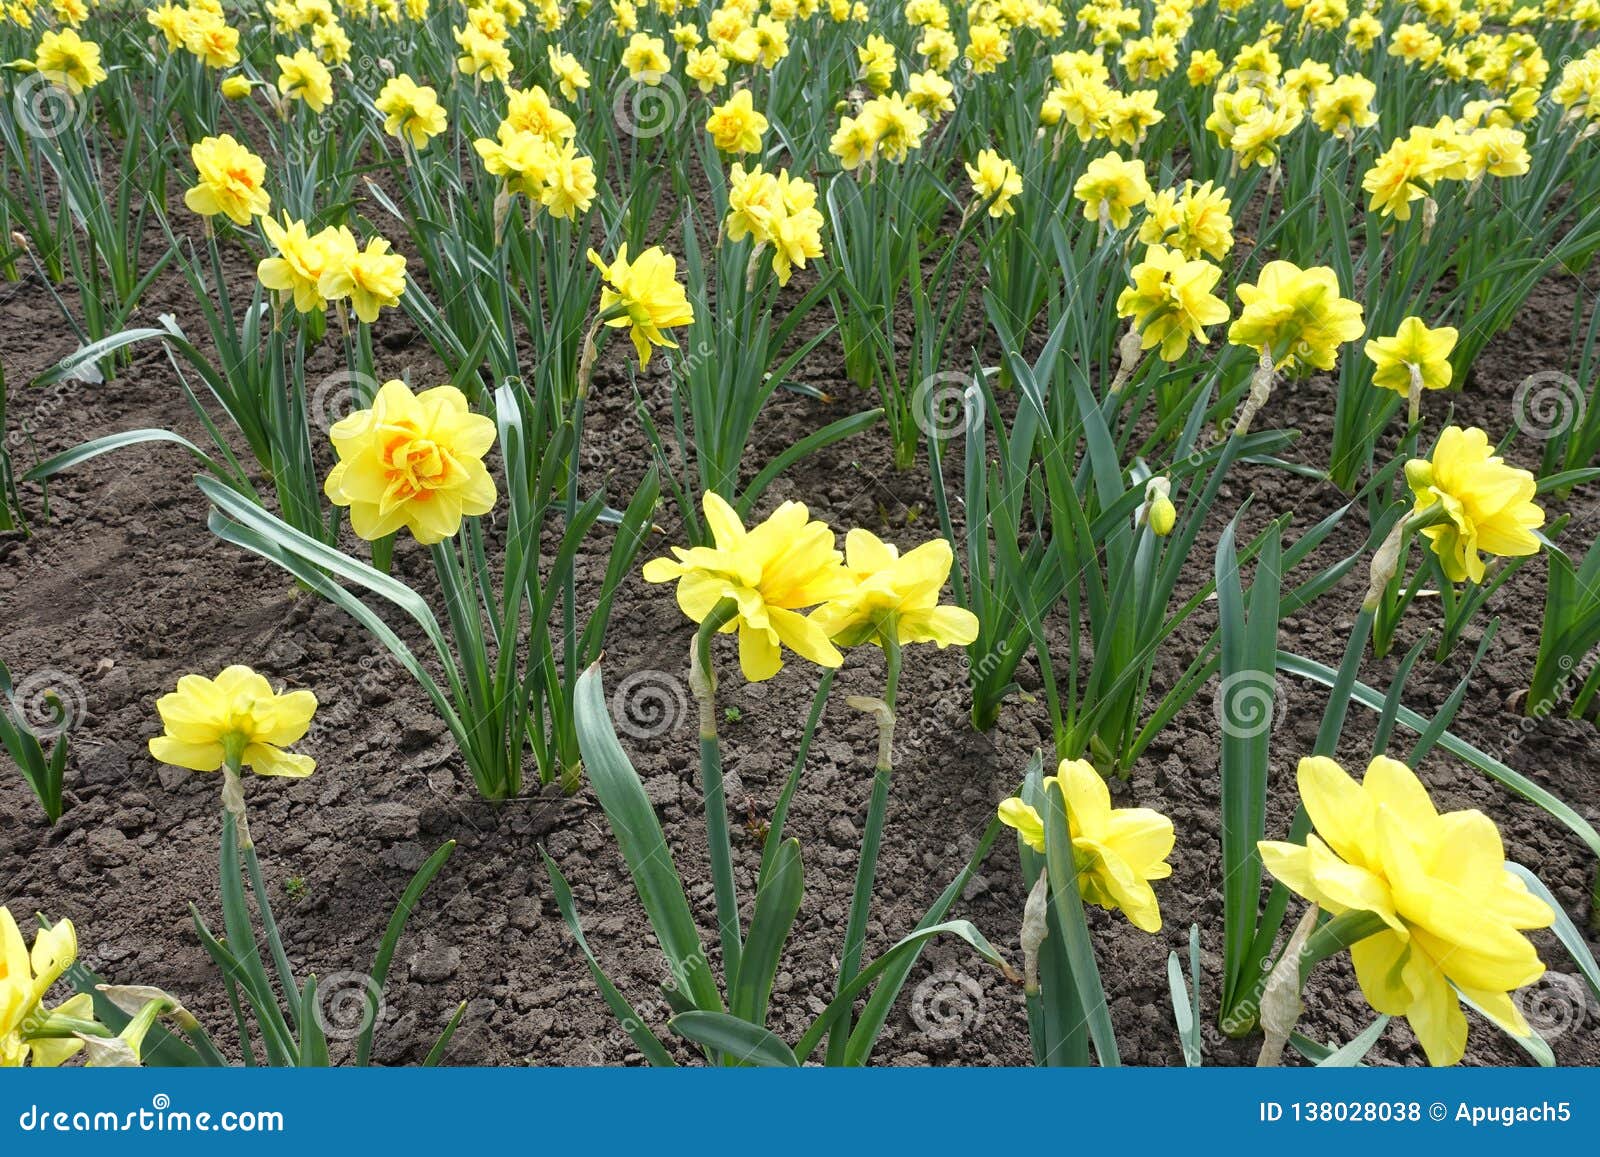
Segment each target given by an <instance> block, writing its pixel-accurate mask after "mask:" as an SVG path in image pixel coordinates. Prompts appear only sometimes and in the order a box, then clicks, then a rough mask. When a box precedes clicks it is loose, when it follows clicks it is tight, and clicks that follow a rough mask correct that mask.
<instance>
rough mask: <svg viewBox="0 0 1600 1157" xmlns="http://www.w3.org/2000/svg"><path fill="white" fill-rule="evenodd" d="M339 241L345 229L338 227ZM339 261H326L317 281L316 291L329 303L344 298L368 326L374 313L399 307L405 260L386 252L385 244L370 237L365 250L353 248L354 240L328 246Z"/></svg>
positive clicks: (373, 318) (343, 235)
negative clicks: (347, 299) (348, 300)
mask: <svg viewBox="0 0 1600 1157" xmlns="http://www.w3.org/2000/svg"><path fill="white" fill-rule="evenodd" d="M339 229H340V235H341V242H342V241H343V238H344V237H345V236H347V235H348V233H349V230H347V229H345V228H344V226H342V225H341V226H340V227H339ZM330 252H332V253H334V254H336V255H337V256H338V257H339V258H340V259H339V260H336V261H329V262H328V265H327V267H326V268H325V269H324V270H323V273H322V277H321V279H320V280H319V281H318V282H317V290H318V292H320V293H321V294H322V296H323V297H325V298H327V299H328V300H329V301H339V300H342V299H343V298H346V297H348V298H349V299H350V305H351V308H353V309H354V310H355V311H356V316H357V317H358V318H360V319H361V320H362V321H364V322H366V323H367V324H368V325H371V324H372V323H373V322H375V321H377V320H378V311H379V310H381V309H392V308H393V307H394V306H396V305H399V304H400V295H401V294H402V293H404V292H405V289H406V259H405V258H404V257H403V256H401V255H400V254H398V253H390V252H389V243H388V242H387V241H385V240H384V239H383V238H382V237H374V238H373V239H372V240H371V241H369V242H367V247H366V248H365V249H359V250H358V249H356V247H355V241H354V238H350V240H349V243H348V244H343V243H341V244H338V245H336V246H330Z"/></svg>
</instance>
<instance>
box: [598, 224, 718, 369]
mask: <svg viewBox="0 0 1600 1157" xmlns="http://www.w3.org/2000/svg"><path fill="white" fill-rule="evenodd" d="M589 260H590V262H592V263H593V264H594V266H595V267H596V268H597V269H599V270H600V274H601V276H602V277H604V278H605V283H604V284H603V285H602V286H601V287H600V316H601V317H602V318H604V319H605V323H606V325H608V326H611V327H612V328H613V329H621V328H623V327H627V328H628V331H629V333H628V336H629V337H631V338H632V339H633V348H634V350H635V351H636V352H637V353H638V355H639V366H640V368H643V367H645V366H648V365H649V364H650V351H651V348H652V347H654V346H665V347H666V348H668V349H677V348H678V343H677V342H675V341H673V340H672V339H671V338H670V337H668V336H667V335H666V333H665V332H664V331H666V330H668V329H672V328H674V327H676V326H680V325H689V324H690V323H692V322H693V321H694V307H693V306H692V305H690V304H689V296H688V294H687V293H685V292H684V288H683V286H681V285H679V284H678V263H677V261H676V260H675V259H674V258H673V256H672V255H671V254H670V253H666V252H664V251H663V250H662V249H661V247H660V246H659V245H652V246H651V247H650V248H648V249H646V250H645V251H644V252H643V253H641V254H639V256H638V257H635V258H634V259H633V260H632V261H631V262H630V261H629V260H628V247H627V246H626V245H623V246H622V247H621V248H620V249H618V250H617V256H616V257H615V258H614V259H613V260H612V262H611V264H610V265H607V264H606V263H605V261H604V260H602V259H601V257H600V254H598V253H596V252H595V251H594V250H593V249H591V250H589Z"/></svg>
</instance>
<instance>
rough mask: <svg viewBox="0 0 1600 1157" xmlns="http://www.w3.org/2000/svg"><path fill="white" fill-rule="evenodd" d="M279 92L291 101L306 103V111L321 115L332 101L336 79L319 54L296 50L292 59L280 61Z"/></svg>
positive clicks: (290, 57)
mask: <svg viewBox="0 0 1600 1157" xmlns="http://www.w3.org/2000/svg"><path fill="white" fill-rule="evenodd" d="M278 91H279V92H281V93H282V94H283V95H284V97H285V98H286V99H288V100H303V101H305V102H306V107H307V108H309V109H310V110H311V111H312V112H316V113H319V112H321V111H322V110H323V109H324V108H326V107H327V105H328V102H329V101H330V100H332V99H333V77H332V76H330V75H329V73H328V69H327V66H326V65H324V64H323V63H322V61H320V60H318V59H317V55H316V53H314V52H312V51H311V50H310V49H309V48H297V49H295V53H294V55H293V56H279V57H278Z"/></svg>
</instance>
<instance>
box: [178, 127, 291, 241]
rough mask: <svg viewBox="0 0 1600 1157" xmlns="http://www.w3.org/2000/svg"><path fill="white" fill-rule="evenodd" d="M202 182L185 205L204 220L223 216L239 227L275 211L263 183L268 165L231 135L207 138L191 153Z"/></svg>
mask: <svg viewBox="0 0 1600 1157" xmlns="http://www.w3.org/2000/svg"><path fill="white" fill-rule="evenodd" d="M189 156H190V157H191V158H192V159H193V161H194V167H195V175H196V176H197V178H198V182H197V183H196V184H195V186H194V188H192V189H189V190H188V191H187V192H185V193H184V195H183V203H184V204H185V205H187V206H189V208H190V209H191V210H193V211H194V212H196V213H198V214H200V215H201V216H202V217H214V216H216V215H217V214H218V213H221V214H223V215H224V216H226V217H227V218H228V219H229V220H231V221H233V222H234V223H235V224H237V225H248V224H250V220H251V218H252V217H264V216H266V215H267V213H268V211H269V210H271V208H272V198H271V197H269V196H268V195H267V190H266V187H265V186H264V184H263V182H264V181H265V180H266V176H267V166H266V164H265V162H263V161H262V160H261V158H260V157H258V156H256V155H255V154H254V153H252V152H251V151H250V150H249V149H247V148H245V147H244V146H243V145H241V144H240V143H239V142H238V141H236V140H234V139H233V138H232V137H231V136H229V135H228V134H227V133H223V134H222V135H221V136H220V137H206V138H205V139H204V140H202V141H199V142H197V143H196V144H195V146H194V147H193V148H191V149H190V150H189Z"/></svg>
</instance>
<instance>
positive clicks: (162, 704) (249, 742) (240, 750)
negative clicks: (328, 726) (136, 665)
mask: <svg viewBox="0 0 1600 1157" xmlns="http://www.w3.org/2000/svg"><path fill="white" fill-rule="evenodd" d="M316 709H317V697H316V696H315V695H313V694H312V693H311V692H310V691H288V692H284V693H279V692H276V691H274V690H273V689H272V685H271V684H270V683H268V682H267V680H266V679H265V678H264V677H263V676H261V675H258V674H256V673H255V672H254V671H252V670H251V669H250V668H249V667H244V666H240V665H237V664H236V665H234V666H232V667H227V668H225V669H224V670H223V671H222V673H221V674H219V675H218V676H217V677H216V678H215V679H207V678H206V677H205V676H204V675H185V676H184V677H183V678H182V679H179V680H178V689H177V690H176V691H170V692H168V693H167V694H165V695H163V696H162V697H161V698H160V699H157V700H156V711H157V712H159V713H160V715H161V726H162V728H163V729H164V730H163V734H161V735H158V736H156V737H155V738H154V739H152V740H150V754H151V755H152V756H154V757H155V758H156V759H158V760H160V761H161V762H162V763H168V764H171V765H172V766H173V767H182V768H187V769H188V770H189V771H218V770H220V769H221V768H222V767H223V765H224V764H226V763H229V762H230V761H232V762H234V763H236V764H237V765H238V766H239V767H242V768H243V767H247V768H249V769H250V770H251V771H253V772H255V773H256V774H257V775H278V776H286V777H288V778H290V779H303V778H304V777H305V776H308V775H310V774H311V773H312V772H313V771H315V770H316V766H317V763H316V760H314V759H312V758H311V757H310V756H309V755H296V754H293V753H291V752H287V751H284V750H283V748H285V747H287V746H288V745H289V744H291V743H295V742H297V741H298V740H300V739H302V738H303V737H304V736H305V733H306V732H307V731H308V730H309V729H310V727H311V716H312V714H313V713H315V711H316Z"/></svg>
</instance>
